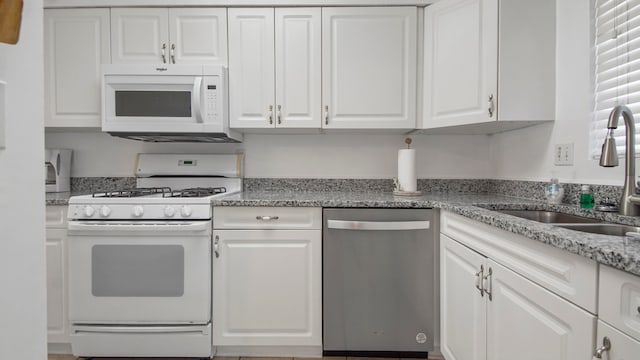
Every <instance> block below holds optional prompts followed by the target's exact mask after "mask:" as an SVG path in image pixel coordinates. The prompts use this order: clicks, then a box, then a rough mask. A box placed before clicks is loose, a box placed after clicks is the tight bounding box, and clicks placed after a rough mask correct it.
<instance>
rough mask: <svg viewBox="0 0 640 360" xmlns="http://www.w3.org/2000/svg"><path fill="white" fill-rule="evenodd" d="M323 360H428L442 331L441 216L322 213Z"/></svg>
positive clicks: (381, 211)
mask: <svg viewBox="0 0 640 360" xmlns="http://www.w3.org/2000/svg"><path fill="white" fill-rule="evenodd" d="M323 217H324V219H323V222H324V225H323V245H322V247H323V253H322V258H323V270H322V271H323V280H322V281H323V350H324V351H323V353H324V355H325V356H386V357H425V358H426V357H427V353H428V352H429V351H432V350H433V346H434V336H435V335H436V325H437V321H438V319H437V315H436V306H437V301H436V300H437V299H436V297H437V286H438V281H437V264H436V258H435V254H436V246H437V243H436V239H437V238H436V231H437V219H436V212H435V211H434V210H431V209H325V210H324V212H323Z"/></svg>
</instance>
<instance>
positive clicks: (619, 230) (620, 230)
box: [555, 224, 640, 238]
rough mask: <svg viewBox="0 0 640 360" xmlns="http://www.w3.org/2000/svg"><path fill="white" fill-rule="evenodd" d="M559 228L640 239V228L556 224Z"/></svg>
mask: <svg viewBox="0 0 640 360" xmlns="http://www.w3.org/2000/svg"><path fill="white" fill-rule="evenodd" d="M555 226H557V227H562V228H565V229H570V230H577V231H583V232H588V233H593V234H602V235H615V236H625V235H626V234H627V233H637V235H635V234H632V235H633V237H636V238H640V227H635V226H629V225H620V224H555Z"/></svg>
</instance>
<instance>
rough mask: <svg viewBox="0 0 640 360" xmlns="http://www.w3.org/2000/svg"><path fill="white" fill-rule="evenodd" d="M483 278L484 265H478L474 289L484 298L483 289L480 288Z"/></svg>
mask: <svg viewBox="0 0 640 360" xmlns="http://www.w3.org/2000/svg"><path fill="white" fill-rule="evenodd" d="M483 278H484V265H480V271H478V272H477V273H476V289H478V291H480V296H482V297H484V289H483V288H482V279H483Z"/></svg>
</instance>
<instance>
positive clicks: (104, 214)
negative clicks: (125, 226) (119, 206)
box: [100, 206, 111, 217]
mask: <svg viewBox="0 0 640 360" xmlns="http://www.w3.org/2000/svg"><path fill="white" fill-rule="evenodd" d="M109 214H111V208H109V207H108V206H103V207H101V208H100V216H102V217H107V216H109Z"/></svg>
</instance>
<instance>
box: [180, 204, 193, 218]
mask: <svg viewBox="0 0 640 360" xmlns="http://www.w3.org/2000/svg"><path fill="white" fill-rule="evenodd" d="M192 212H193V211H192V210H191V208H190V207H188V206H183V207H182V209H180V215H182V217H189V216H191V213H192Z"/></svg>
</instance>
